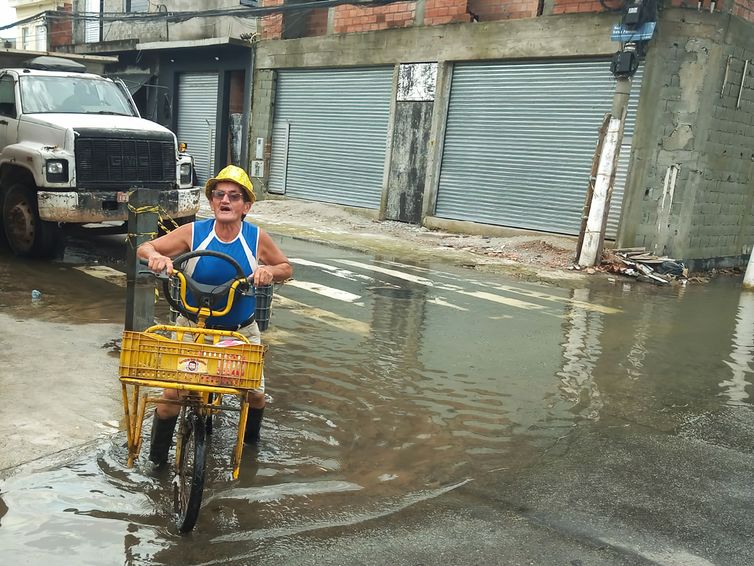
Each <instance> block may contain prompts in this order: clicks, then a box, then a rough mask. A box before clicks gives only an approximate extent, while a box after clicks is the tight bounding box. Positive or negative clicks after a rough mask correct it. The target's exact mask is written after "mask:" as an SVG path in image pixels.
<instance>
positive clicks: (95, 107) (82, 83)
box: [19, 76, 135, 116]
mask: <svg viewBox="0 0 754 566" xmlns="http://www.w3.org/2000/svg"><path fill="white" fill-rule="evenodd" d="M19 82H20V89H21V107H22V108H23V111H24V113H25V114H49V113H52V112H58V113H72V114H117V115H122V116H134V115H135V114H134V112H133V110H132V109H131V105H130V104H129V103H128V100H126V97H125V96H124V95H123V93H122V92H121V90H120V89H119V88H118V86H117V85H116V84H115V83H113V82H111V81H108V80H105V79H96V78H87V77H70V76H68V77H50V76H47V77H41V76H21V77H20V81H19Z"/></svg>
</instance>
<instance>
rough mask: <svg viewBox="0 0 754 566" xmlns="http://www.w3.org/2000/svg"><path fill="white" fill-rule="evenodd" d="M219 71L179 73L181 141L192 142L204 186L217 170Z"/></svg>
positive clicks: (194, 156)
mask: <svg viewBox="0 0 754 566" xmlns="http://www.w3.org/2000/svg"><path fill="white" fill-rule="evenodd" d="M217 85H218V75H217V73H182V74H180V75H179V76H178V131H177V133H176V135H177V136H178V141H181V142H186V143H187V144H188V152H189V153H190V154H191V156H192V157H193V158H194V167H195V168H196V175H197V177H199V183H200V184H201V185H203V184H204V183H205V182H206V181H207V179H209V178H210V177H211V176H212V175H214V174H215V173H216V171H215V135H216V128H217V124H216V122H217V89H218V86H217Z"/></svg>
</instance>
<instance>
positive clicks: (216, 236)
mask: <svg viewBox="0 0 754 566" xmlns="http://www.w3.org/2000/svg"><path fill="white" fill-rule="evenodd" d="M205 194H206V196H207V198H208V199H209V202H210V207H211V208H212V212H213V214H214V218H210V219H207V220H198V221H196V222H193V223H191V224H185V225H183V226H180V227H178V228H177V229H175V230H173V231H172V232H170V233H168V234H165V235H164V236H162V237H160V238H157V239H155V240H152V241H151V242H145V243H144V244H142V245H141V246H139V248H138V250H137V255H138V256H139V258H141V259H144V260H146V261H147V262H148V265H149V269H151V270H152V271H154V272H156V273H159V272H162V271H166V272H167V273H168V274H171V273H172V272H173V262H172V260H171V258H173V257H176V256H177V255H179V254H182V253H184V252H189V251H195V250H213V251H217V252H222V253H225V254H227V255H229V256H231V257H232V258H233V259H235V260H236V261H237V262H238V263H239V264H240V265H241V267H242V268H243V270H244V273H245V274H247V277H248V280H249V281H250V282H251V283H252V284H253V285H254V286H257V287H259V286H263V285H269V284H271V283H272V282H279V281H285V280H286V279H288V278H290V277H291V275H292V273H293V269H292V267H291V264H290V262H289V261H288V258H287V257H285V255H284V254H283V252H282V251H281V250H280V248H278V246H277V245H276V244H275V242H273V241H272V238H271V237H270V236H269V234H267V233H266V232H265V231H264V230H262V229H261V228H259V227H258V226H255V225H254V224H251V223H249V222H244V217H245V216H246V215H247V214H248V213H249V210H250V209H251V206H252V204H254V201H256V195H255V194H254V188H253V186H252V184H251V180H250V179H249V176H248V175H247V174H246V172H245V171H244V170H243V169H241V168H240V167H236V166H235V165H228V166H227V167H225V168H224V169H223V170H222V171H220V173H218V174H217V176H216V177H213V178H212V179H210V180H209V181H207V184H206V185H205ZM187 274H188V275H189V276H190V277H191V278H192V279H194V280H195V281H197V282H199V283H204V284H208V285H220V284H222V283H225V282H226V281H228V280H229V279H232V278H234V276H235V271H234V270H233V269H232V267H231V266H230V264H229V263H227V262H225V261H223V260H219V259H217V258H215V257H211V256H203V257H197V258H193V259H191V260H190V261H189V262H188V265H187ZM255 306H256V299H255V297H254V296H253V294H250V295H245V296H242V297H239V298H237V299H236V301H235V302H234V304H233V307H232V309H231V310H230V312H229V313H228V314H227V315H225V316H223V317H210V318H208V319H207V327H208V328H216V329H220V330H234V331H237V332H240V333H241V334H243V335H245V336H247V337H248V338H249V340H250V341H251V342H253V343H255V344H259V343H260V341H261V340H260V332H259V327H258V326H257V323H256V321H255V320H254V311H255ZM176 324H177V325H179V326H193V325H194V324H195V323H194V322H192V321H190V320H188V319H187V318H186V317H184V316H183V315H180V316H179V317H178V320H177V321H176ZM264 385H265V384H264V376H262V384H261V386H260V387H259V388H258V389H255V390H253V391H251V392H250V393H249V407H250V409H249V415H248V419H247V422H246V429H245V433H244V442H246V443H256V442H258V441H259V432H260V429H261V426H262V416H263V414H264V406H265V397H264ZM162 396H163V398H165V399H177V398H178V391H177V390H175V389H165V390H164V391H163V394H162ZM179 411H180V407H179V406H178V405H172V404H167V403H160V404H158V405H157V408H156V409H155V414H154V421H153V424H152V437H151V446H150V450H149V459H150V460H151V461H152V462H154V463H155V464H157V465H158V466H161V465H163V464H165V462H166V461H167V457H168V451H169V450H170V445H171V441H172V438H173V431H174V430H175V424H176V421H177V419H178V413H179Z"/></svg>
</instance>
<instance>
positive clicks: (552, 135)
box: [435, 61, 641, 237]
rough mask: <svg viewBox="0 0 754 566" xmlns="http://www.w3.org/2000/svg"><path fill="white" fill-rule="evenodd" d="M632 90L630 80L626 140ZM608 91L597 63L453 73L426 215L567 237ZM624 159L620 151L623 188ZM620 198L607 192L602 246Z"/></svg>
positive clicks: (608, 81) (483, 66)
mask: <svg viewBox="0 0 754 566" xmlns="http://www.w3.org/2000/svg"><path fill="white" fill-rule="evenodd" d="M640 87H641V80H640V76H637V78H636V79H635V80H634V83H633V86H632V92H631V105H630V108H629V118H628V120H627V124H626V128H625V136H626V137H627V139H628V140H630V138H631V136H632V135H633V124H634V116H635V112H636V104H637V99H638V93H639V89H640ZM614 89H615V79H613V77H612V76H611V75H610V72H609V62H606V61H565V62H547V63H543V62H536V63H533V62H532V63H522V64H511V63H506V64H503V63H465V64H457V65H456V66H455V69H454V71H453V82H452V87H451V94H450V100H449V106H448V119H447V125H446V131H445V143H444V149H443V159H442V169H441V173H440V183H439V188H438V195H437V206H436V212H435V214H436V215H437V216H438V217H442V218H450V219H455V220H469V221H474V222H483V223H487V224H495V225H500V226H512V227H518V228H526V229H532V230H542V231H546V232H557V233H561V234H577V233H578V231H579V227H580V224H581V213H582V209H583V205H584V196H585V193H586V188H587V183H588V180H589V175H590V172H591V164H592V157H593V155H594V149H595V145H596V142H597V132H598V130H599V126H600V124H601V123H602V118H603V116H604V114H605V112H608V111H610V109H611V106H612V100H613V92H614ZM629 154H630V151H628V150H626V151H622V155H623V159H621V161H624V160H625V161H624V168H623V174H622V180H623V181H625V169H626V163H627V162H628V161H627V160H628V157H629ZM622 192H623V187H622V186H620V187H618V186H617V183H616V187H615V190H614V193H613V199H612V206H611V220H610V223H609V225H610V229H609V231H608V237H612V235H613V234H614V233H615V228H616V225H617V218H618V215H619V210H617V209H619V208H620V204H621V201H622ZM616 210H617V211H616ZM610 230H612V233H610Z"/></svg>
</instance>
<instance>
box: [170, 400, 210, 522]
mask: <svg viewBox="0 0 754 566" xmlns="http://www.w3.org/2000/svg"><path fill="white" fill-rule="evenodd" d="M205 423H206V420H205V418H204V417H203V416H201V415H199V414H198V410H197V409H196V408H194V407H187V408H186V409H185V414H184V418H183V419H181V429H180V431H179V433H178V434H179V440H178V442H179V443H180V445H179V454H178V457H177V459H176V463H175V465H176V477H175V480H174V482H173V501H174V506H175V512H176V515H177V523H178V530H179V531H180V532H182V533H188V532H189V531H191V530H192V529H193V528H194V525H195V524H196V520H197V518H198V517H199V508H200V507H201V504H202V494H203V493H204V465H205V462H206V456H207V452H206V445H205V440H206V429H205Z"/></svg>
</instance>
